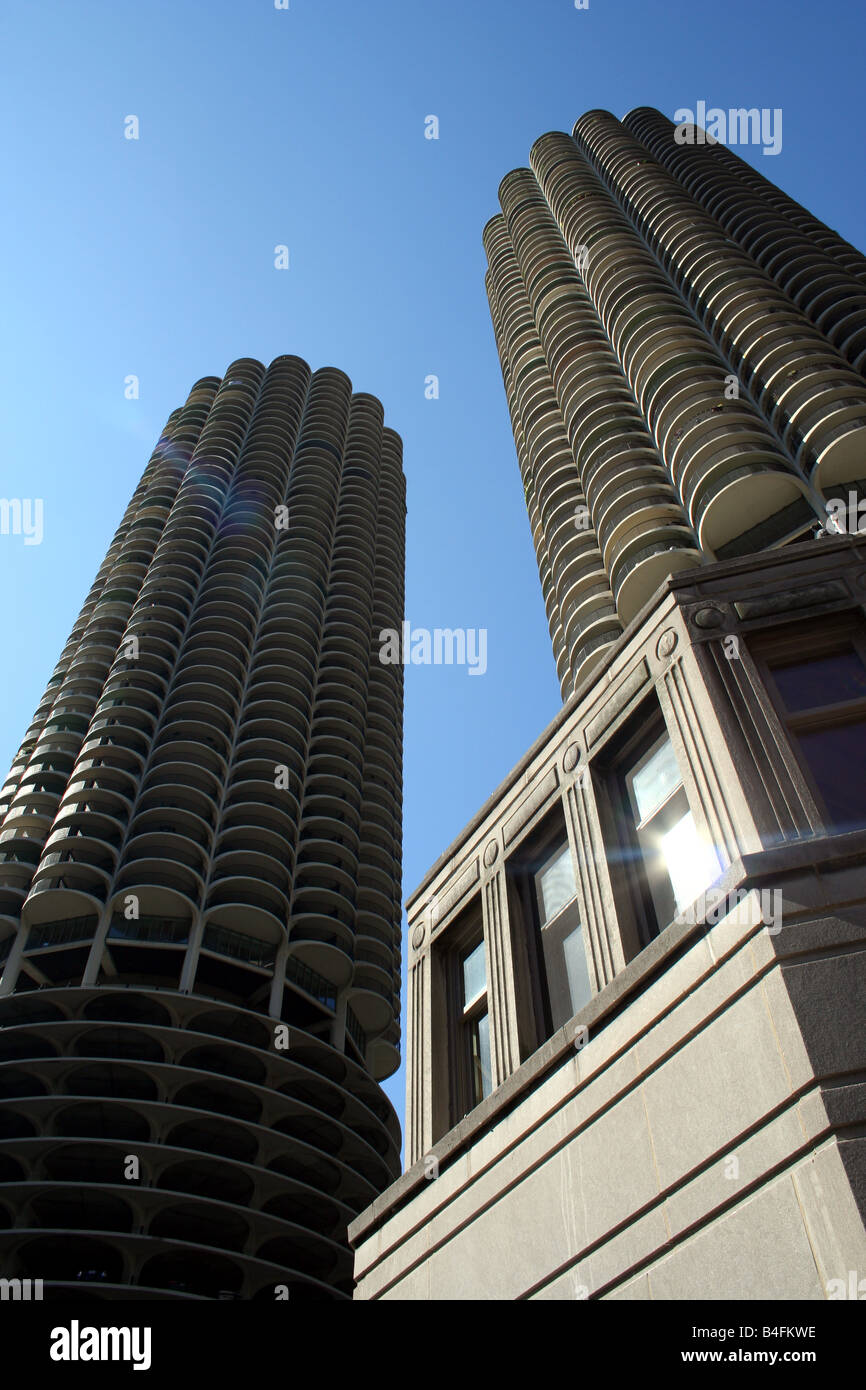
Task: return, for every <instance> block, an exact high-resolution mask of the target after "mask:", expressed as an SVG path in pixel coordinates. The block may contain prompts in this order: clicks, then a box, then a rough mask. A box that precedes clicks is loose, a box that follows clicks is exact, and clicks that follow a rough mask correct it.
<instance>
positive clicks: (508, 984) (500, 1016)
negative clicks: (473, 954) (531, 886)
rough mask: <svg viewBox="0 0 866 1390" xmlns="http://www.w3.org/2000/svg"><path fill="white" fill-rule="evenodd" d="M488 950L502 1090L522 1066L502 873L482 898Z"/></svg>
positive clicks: (496, 1074) (493, 1048)
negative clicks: (509, 1078)
mask: <svg viewBox="0 0 866 1390" xmlns="http://www.w3.org/2000/svg"><path fill="white" fill-rule="evenodd" d="M482 904H483V913H484V940H485V942H486V946H487V967H488V976H487V1003H488V1008H489V1011H490V1060H491V1066H492V1070H493V1085H494V1086H501V1085H502V1082H503V1081H505V1080H506V1079H507V1078H508V1077H509V1076H510V1075H511V1073H512V1072H513V1071H516V1070H517V1068H518V1067H519V1066H520V1037H519V1034H518V1022H517V1002H516V998H515V987H514V958H513V952H512V943H511V927H510V922H509V917H508V894H507V892H506V885H505V876H504V874H503V871H502V869H501V868H500V869H498V870H497V871H496V872H495V873H493V874H491V876H490V877H489V879H488V880H487V882H486V883H485V884H484V890H483V895H482Z"/></svg>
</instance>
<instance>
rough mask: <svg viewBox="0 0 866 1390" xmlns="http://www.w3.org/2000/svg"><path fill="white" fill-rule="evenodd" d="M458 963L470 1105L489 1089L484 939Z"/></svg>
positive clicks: (490, 1074) (489, 1072) (489, 1068)
mask: <svg viewBox="0 0 866 1390" xmlns="http://www.w3.org/2000/svg"><path fill="white" fill-rule="evenodd" d="M460 965H461V977H462V984H463V1040H464V1045H463V1050H464V1062H465V1065H466V1072H467V1077H468V1083H469V1084H468V1100H469V1108H470V1109H471V1108H472V1107H473V1106H475V1105H478V1104H480V1102H481V1101H482V1100H484V1097H485V1096H489V1095H490V1092H491V1091H492V1089H493V1070H492V1067H491V1065H490V1016H489V1014H488V1012H487V960H486V957H485V953H484V942H483V941H479V942H478V944H477V945H476V946H473V947H472V949H471V950H469V951H467V952H466V954H465V955H464V956H463V957H462V959H461V962H460Z"/></svg>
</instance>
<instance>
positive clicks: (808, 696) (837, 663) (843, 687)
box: [772, 648, 866, 713]
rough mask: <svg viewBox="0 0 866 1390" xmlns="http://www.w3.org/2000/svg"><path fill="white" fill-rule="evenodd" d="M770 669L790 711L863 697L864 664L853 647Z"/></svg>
mask: <svg viewBox="0 0 866 1390" xmlns="http://www.w3.org/2000/svg"><path fill="white" fill-rule="evenodd" d="M772 671H773V679H774V681H775V682H776V685H777V686H778V688H779V694H780V695H781V697H782V700H783V701H784V704H785V708H786V709H788V710H790V711H791V712H792V713H793V712H794V711H796V710H800V709H819V708H821V707H823V706H824V705H838V704H840V703H841V702H842V701H843V700H857V699H861V698H862V697H864V696H866V666H864V665H863V662H862V661H861V660H860V657H859V655H858V654H857V652H855V651H854V650H853V648H849V649H848V650H847V651H844V652H834V653H833V654H832V655H831V656H819V657H815V659H814V660H813V661H798V662H796V663H792V664H791V665H788V666H774V667H773V668H772Z"/></svg>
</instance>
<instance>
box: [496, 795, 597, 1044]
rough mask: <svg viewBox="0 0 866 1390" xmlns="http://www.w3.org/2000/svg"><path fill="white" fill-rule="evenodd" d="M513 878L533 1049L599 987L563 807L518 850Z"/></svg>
mask: <svg viewBox="0 0 866 1390" xmlns="http://www.w3.org/2000/svg"><path fill="white" fill-rule="evenodd" d="M508 874H509V881H510V883H511V885H512V892H513V894H514V900H515V908H516V907H517V904H518V902H519V915H518V919H519V920H520V922H521V923H522V932H521V935H520V946H519V950H520V952H521V953H522V954H521V959H522V961H523V962H524V965H523V976H522V977H521V980H520V982H519V985H520V988H521V989H522V991H523V992H522V994H521V997H520V1007H522V1008H523V1009H524V1010H525V1012H524V1014H523V1016H522V1017H523V1025H522V1026H523V1027H524V1030H525V1031H524V1034H523V1037H524V1038H525V1039H527V1040H529V1039H530V1038H531V1039H532V1043H531V1046H530V1047H529V1049H528V1050H529V1051H534V1050H535V1048H536V1047H538V1046H540V1044H541V1043H542V1042H544V1041H545V1040H546V1039H547V1038H549V1037H550V1036H551V1035H552V1034H553V1033H554V1032H556V1030H557V1029H558V1028H562V1027H563V1025H564V1024H566V1023H568V1021H569V1019H571V1018H573V1017H574V1015H575V1014H576V1013H577V1012H578V1011H579V1010H580V1009H582V1008H583V1006H584V1004H586V1003H588V1002H589V1000H590V999H591V998H592V994H593V989H594V986H593V983H592V978H593V975H592V965H591V961H590V959H589V955H588V950H589V947H588V942H587V939H586V932H585V931H584V929H583V925H582V922H581V913H580V899H579V898H578V895H577V882H576V879H575V868H574V861H573V858H572V853H571V846H570V844H569V841H568V837H567V834H566V828H565V819H564V816H563V814H562V810H561V807H557V809H556V810H555V811H552V812H551V813H550V814H549V815H548V816H547V817H546V818H545V821H544V823H543V825H541V826H540V827H539V828H538V829H537V830H536V831H535V832H534V833H533V834H532V835H531V836H530V837H529V838H528V839H527V840H526V841H525V842H524V843H523V844H522V845H521V846H520V848H519V849H518V850H516V851H515V853H514V854H513V855H512V857H511V858H510V860H509V863H508ZM527 1055H528V1053H527Z"/></svg>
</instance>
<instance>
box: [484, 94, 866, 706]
mask: <svg viewBox="0 0 866 1390" xmlns="http://www.w3.org/2000/svg"><path fill="white" fill-rule="evenodd" d="M701 134H703V133H702V132H701ZM695 136H696V132H695V128H694V127H689V128H685V127H677V126H674V125H673V123H672V122H671V121H669V120H668V119H667V118H666V117H664V116H662V115H661V114H660V113H659V112H658V111H653V110H650V109H647V108H639V109H637V110H635V111H633V112H631V113H630V114H629V115H628V116H626V117H625V119H624V120H623V121H622V122H620V121H618V120H616V119H615V118H614V117H613V116H612V115H610V114H609V113H608V112H605V111H590V112H587V114H586V115H585V116H582V117H581V118H580V120H579V121H578V122H577V124H576V125H575V127H574V131H573V134H572V135H571V136H569V135H566V134H564V133H558V132H553V133H550V134H547V135H543V136H542V137H541V138H540V139H539V140H537V141H536V143H535V144H534V146H533V147H532V151H531V155H530V166H531V167H530V168H528V169H516V170H513V171H512V172H511V173H509V174H507V175H506V177H505V178H504V179H503V181H502V184H501V185H500V190H499V194H500V202H501V206H502V212H501V213H500V214H498V215H497V216H496V217H494V218H493V219H492V220H491V221H490V222H489V223H488V225H487V227H486V228H485V232H484V243H485V247H486V249H487V256H488V261H489V270H488V274H487V290H488V296H489V300H490V308H491V313H492V316H493V323H494V328H495V332H496V341H497V345H498V349H499V356H500V361H501V364H502V372H503V377H504V381H505V388H506V394H507V397H508V404H509V409H510V411H511V419H512V426H513V430H514V436H515V442H516V445H517V452H518V459H519V463H520V468H521V473H522V476H523V482H524V488H525V493H526V503H527V507H528V510H529V516H530V523H531V526H532V533H533V541H534V544H535V549H536V555H537V560H538V567H539V573H540V576H541V581H542V586H543V590H544V596H545V602H546V605H547V613H548V620H549V624H550V631H551V636H552V639H553V646H554V653H555V657H556V663H557V670H558V673H559V678H560V683H561V687H562V691H563V695H564V696H567V695H569V694H570V693H571V692H572V691H573V689H574V688H575V683H576V682H577V681H579V679H581V678H582V677H583V676H584V675H585V674H587V673H588V672H589V671H590V670H591V669H592V667H593V665H594V664H596V663H597V662H598V661H599V660H600V659H601V656H602V654H603V652H604V651H605V650H606V649H607V647H609V645H610V644H611V642H614V641H615V640H616V639H617V637H618V636H619V635H620V634H621V633H622V631H623V629H624V627H625V626H627V625H628V623H630V622H631V621H632V619H633V618H634V617H635V615H636V614H637V613H638V612H639V611H640V609H641V608H642V606H643V605H644V604H645V603H646V602H647V600H648V599H649V598H650V597H651V595H652V594H653V592H654V590H655V589H656V587H657V586H658V584H659V582H660V581H661V579H662V578H663V577H664V576H665V575H667V574H670V573H676V572H678V571H680V570H685V569H690V568H694V566H695V565H700V564H704V563H712V562H713V561H717V560H725V559H731V558H734V557H737V556H742V555H748V554H754V553H756V552H758V551H761V550H764V549H768V548H776V547H780V546H784V545H786V544H790V543H793V542H797V541H801V540H802V539H803V538H804V537H806V536H808V535H809V534H811V533H812V532H814V530H815V529H816V527H817V526H818V525H820V524H821V523H822V522H826V520H827V512H826V502H827V501H828V500H829V499H833V498H835V497H838V496H839V494H840V492H841V493H842V494H844V495H846V496H847V494H848V492H849V490H853V491H855V492H857V493H858V495H860V494H861V493H862V492H863V490H864V489H863V480H864V477H866V465H864V462H863V459H864V449H866V381H864V370H866V259H864V257H863V256H862V255H861V254H860V253H859V252H858V251H856V250H855V248H854V247H852V246H850V245H849V244H848V243H847V242H845V241H843V240H842V238H841V237H839V236H838V235H837V234H836V233H835V232H833V231H831V230H830V228H828V227H826V226H824V224H823V223H821V222H819V221H818V220H817V219H816V218H814V217H812V216H811V215H810V214H809V213H807V212H806V210H805V209H803V208H801V207H800V206H799V205H798V204H797V203H795V202H794V201H793V200H792V199H790V198H788V197H787V196H786V195H784V194H783V193H781V191H780V190H779V189H777V188H775V186H774V185H773V184H772V183H770V182H769V181H768V180H766V179H765V178H763V176H761V175H760V174H758V173H756V172H755V171H754V170H753V169H752V168H751V167H750V166H749V165H747V164H746V163H745V162H744V161H743V160H741V159H739V158H738V156H737V155H736V154H734V153H733V152H732V151H731V150H729V149H728V148H726V147H725V146H724V145H721V144H708V143H704V142H702V141H701V140H699V139H696V138H695Z"/></svg>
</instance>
